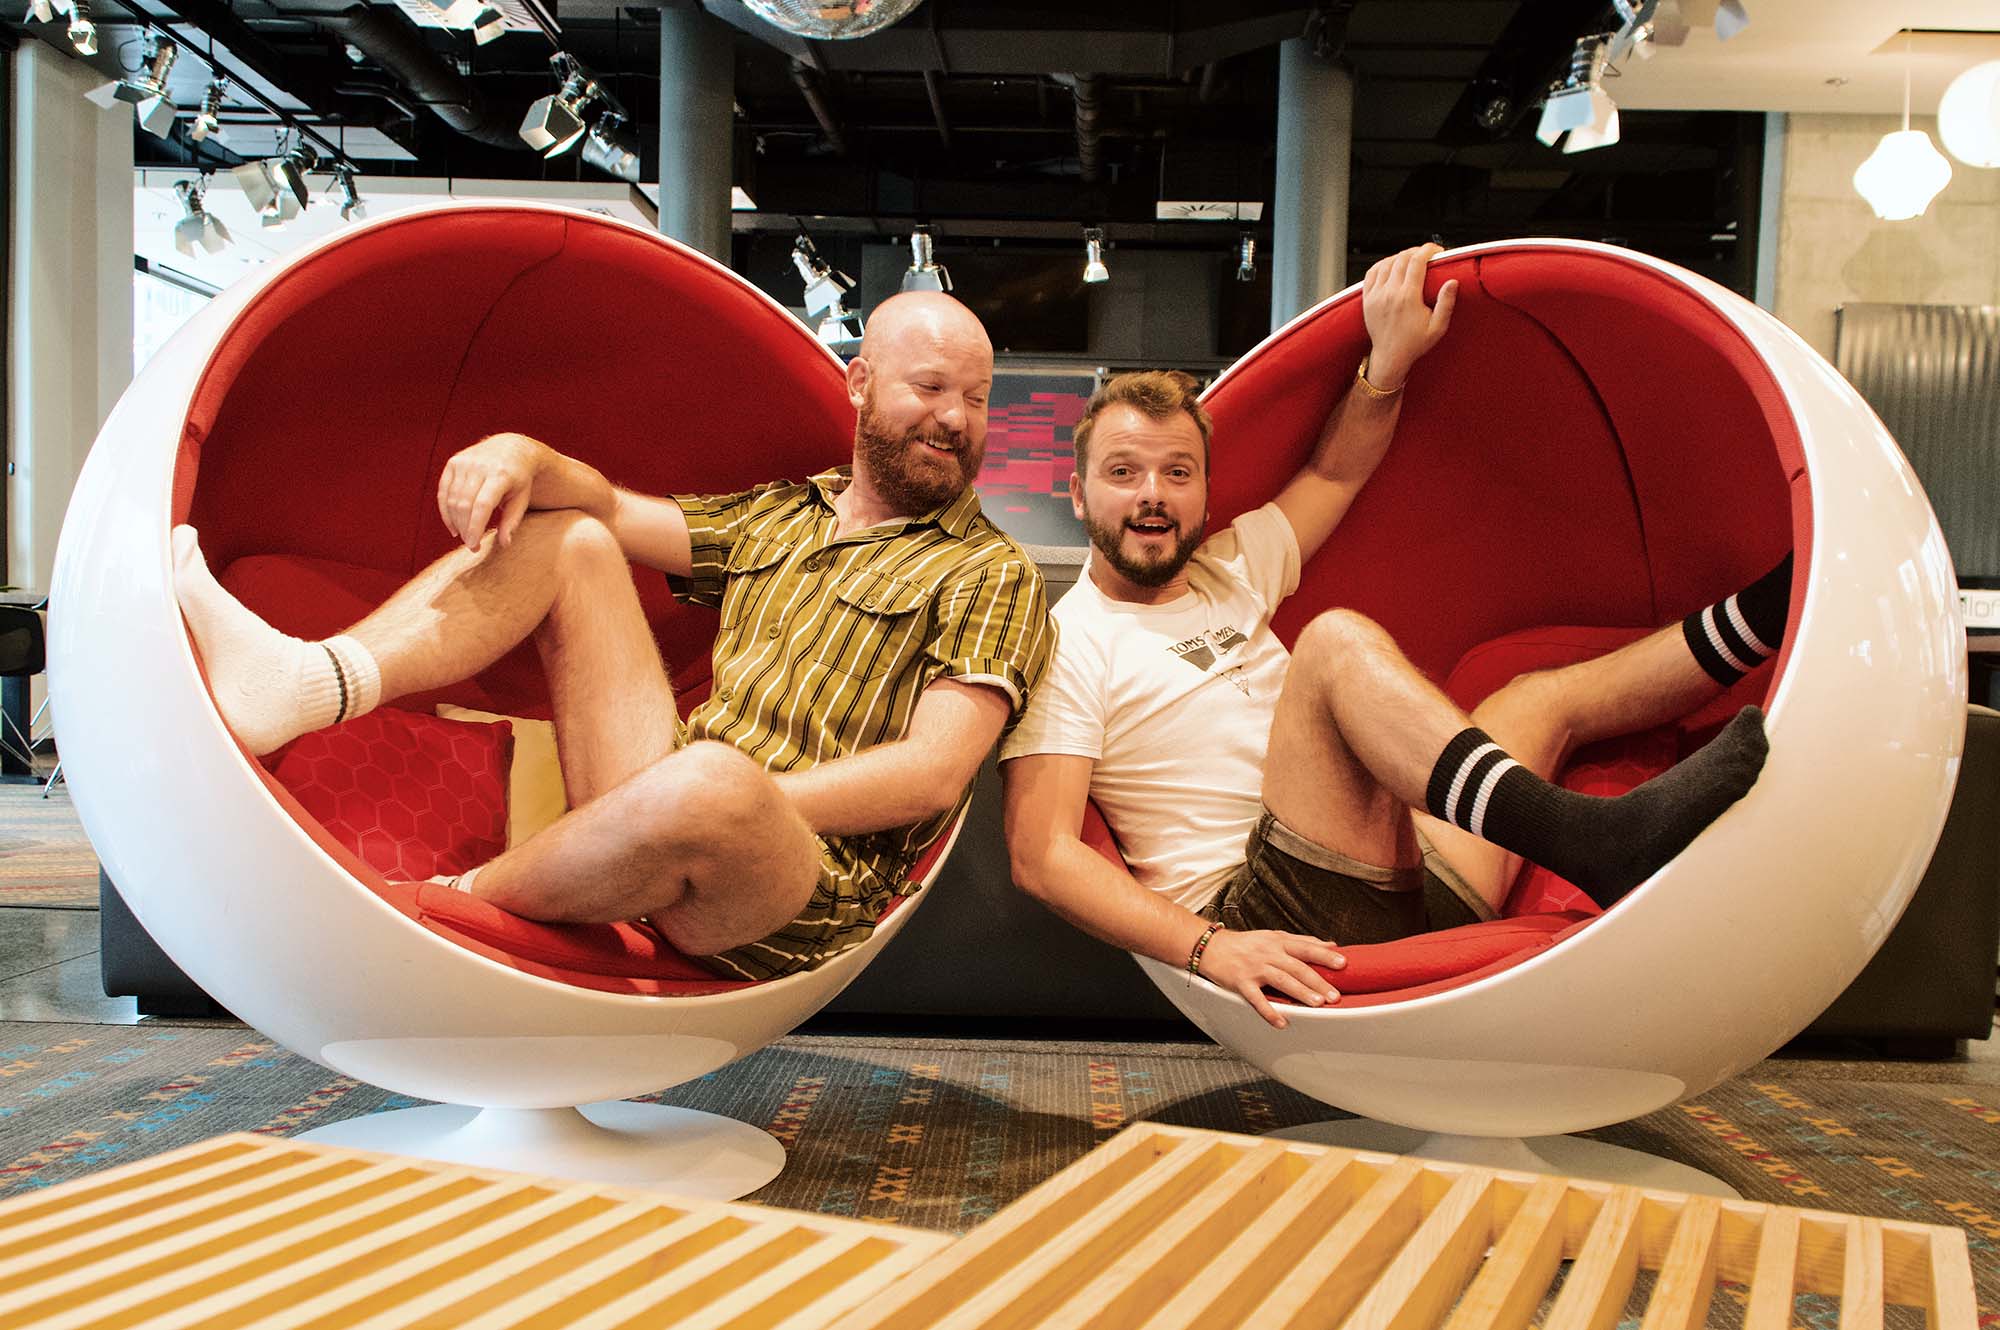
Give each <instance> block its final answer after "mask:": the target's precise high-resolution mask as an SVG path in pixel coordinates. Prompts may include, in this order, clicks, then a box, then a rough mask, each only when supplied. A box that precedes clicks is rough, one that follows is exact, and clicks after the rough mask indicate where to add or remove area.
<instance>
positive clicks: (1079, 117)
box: [1070, 74, 1101, 185]
mask: <svg viewBox="0 0 2000 1330" xmlns="http://www.w3.org/2000/svg"><path fill="white" fill-rule="evenodd" d="M1099 82H1100V80H1099V78H1098V76H1097V75H1095V74H1074V75H1071V77H1070V91H1071V92H1072V93H1073V94H1075V96H1076V160H1077V166H1078V174H1079V175H1081V176H1082V177H1083V183H1084V184H1086V185H1094V184H1096V183H1097V180H1098V176H1099V175H1100V173H1101V172H1100V168H1099V166H1098V160H1097V157H1098V153H1097V149H1098V131H1097V117H1098V91H1099Z"/></svg>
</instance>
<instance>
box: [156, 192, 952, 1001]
mask: <svg viewBox="0 0 2000 1330" xmlns="http://www.w3.org/2000/svg"><path fill="white" fill-rule="evenodd" d="M308 369H309V373H310V377H309V378H308V377H305V374H306V373H307V372H308ZM853 422H854V414H853V410H852V408H851V407H850V406H849V405H848V402H847V397H846V391H845V386H844V383H843V381H842V376H841V372H840V370H839V367H838V366H837V365H836V364H835V362H834V361H833V360H832V359H831V358H829V357H828V356H827V355H826V354H825V353H824V352H823V351H822V350H820V348H819V347H818V346H817V345H816V344H815V343H814V342H813V340H812V339H811V337H810V336H808V335H806V334H805V333H804V332H803V330H802V329H801V328H800V327H799V325H798V324H797V322H796V321H795V320H793V319H792V318H791V317H790V316H789V315H787V314H786V313H785V312H784V311H783V310H781V309H779V308H778V307H777V306H775V305H774V304H772V303H771V302H770V301H768V300H765V299H764V298H763V297H762V296H760V295H758V294H756V293H755V292H754V291H753V290H751V289H750V288H749V287H747V286H746V285H745V284H744V283H742V282H740V281H738V280H737V279H735V278H734V277H732V276H730V275H728V274H727V273H725V272H723V271H722V270H721V269H719V268H717V267H715V266H714V265H711V264H709V263H707V262H706V261H704V260H702V259H699V258H697V257H694V256H692V255H691V254H689V253H687V252H685V251H680V250H675V249H670V248H668V247H667V246H665V245H663V244H662V243H660V242H659V241H658V240H656V239H654V238H651V237H648V236H646V235H643V234H640V233H636V232H634V231H632V230H630V229H629V228H626V227H622V226H619V225H617V224H615V223H611V222H607V221H599V220H595V219H592V218H588V217H585V216H581V215H558V214H552V213H546V212H524V211H517V210H511V209H503V208H466V209H458V210H454V211H452V212H450V213H444V214H431V215H418V216H412V217H409V218H405V219H403V220H401V221H398V222H395V223H391V224H388V225H384V226H381V227H376V228H371V229H369V230H366V231H363V232H360V233H359V234H357V235H356V236H354V237H352V238H350V239H348V240H346V241H343V242H342V243H339V244H336V245H333V246H330V247H328V248H327V249H325V250H322V251H320V252H319V253H317V254H315V255H313V256H312V257H311V258H308V259H307V260H305V261H304V262H302V263H300V264H299V265H298V266H296V267H294V268H293V269H292V270H290V271H289V272H287V273H285V274H284V275H283V276H282V277H281V278H279V279H278V280H276V281H274V282H273V283H271V284H270V286H269V287H267V288H266V289H265V290H264V291H263V292H262V293H261V294H260V295H259V296H258V297H257V298H256V299H255V300H254V301H253V302H252V304H251V305H250V306H249V307H248V308H247V309H246V310H245V311H244V313H243V314H242V316H241V317H240V318H239V319H238V320H237V323H236V325H235V326H234V327H233V328H232V329H231V330H230V332H229V333H228V334H227V335H226V337H225V338H224V340H223V342H222V344H221V346H220V347H219V349H218V351H217V353H216V354H215V355H214V357H212V359H211V361H210V363H209V365H208V368H207V370H206V372H205V373H204V375H203V377H202V379H201V381H200V383H199V384H198V385H197V386H196V390H195V394H194V398H193V402H192V406H191V408H190V410H189V413H188V419H187V423H186V427H185V430H184V432H183V437H182V444H181V449H180V456H179V465H178V468H177V471H176V476H175V485H174V499H173V505H174V507H173V512H174V520H175V521H177V522H179V521H188V522H192V523H193V524H194V525H195V526H196V527H197V528H198V529H199V530H200V532H201V538H202V546H203V549H204V551H205V553H206V554H207V557H208V560H209V564H210V566H211V567H213V568H214V569H216V570H217V574H218V576H219V577H220V578H221V580H222V581H223V583H224V585H226V586H228V587H229V588H230V589H231V590H232V591H233V592H235V593H236V594H237V595H238V596H240V597H241V598H242V599H243V600H244V601H245V603H247V604H248V605H249V606H250V607H251V608H252V609H254V610H256V611H257V612H258V613H259V614H261V615H263V616H265V618H267V619H268V620H269V621H270V622H271V623H272V624H274V625H275V626H277V627H278V628H279V629H281V630H283V631H285V632H289V633H293V634H295V635H300V636H306V637H319V636H324V635H326V634H329V633H333V632H338V631H340V630H341V629H342V628H345V627H346V626H348V625H350V624H352V623H353V622H354V621H355V620H356V619H358V618H360V617H361V616H362V615H363V614H365V613H367V612H368V611H369V610H370V609H372V608H374V606H375V605H377V604H379V603H380V602H381V601H382V600H383V599H384V598H385V597H386V596H387V595H388V594H389V593H390V592H391V591H392V590H394V589H395V588H396V587H397V586H399V585H401V584H402V583H403V582H404V581H405V580H406V579H408V578H409V576H410V575H411V574H412V573H414V572H415V571H416V570H417V569H419V568H421V567H422V566H423V565H424V564H426V563H428V562H429V561H430V560H432V559H434V558H435V557H437V556H438V555H439V554H441V553H443V552H444V551H445V550H446V549H447V548H448V546H449V544H450V538H449V536H448V535H447V533H446V532H445V530H444V527H443V524H442V523H441V522H440V521H439V519H438V516H437V509H436V499H435V495H436V490H437V481H438V476H439V474H440V473H441V471H442V470H443V467H444V464H445V461H446V460H447V459H448V458H449V457H450V456H451V455H452V454H453V453H455V452H457V451H458V450H459V449H461V448H463V447H465V446H466V445H467V444H470V443H472V442H474V441H476V440H478V439H479V438H481V437H483V436H485V435H487V434H490V433H493V432H496V431H499V430H517V431H520V432H523V433H527V434H532V435H534V436H536V437H538V438H541V439H544V440H546V441H548V442H549V443H551V444H553V445H554V446H556V447H558V448H560V449H562V450H563V451H565V452H568V453H570V454H572V455H574V456H578V457H581V458H583V459H584V460H586V461H588V462H590V463H591V464H592V465H594V466H596V467H597V468H598V469H600V470H601V471H603V472H604V473H605V474H606V475H607V476H608V477H610V478H611V479H612V480H613V481H615V482H617V483H619V484H622V485H626V486H630V487H632V488H634V489H638V490H643V491H646V492H649V493H656V494H663V493H676V492H690V491H698V492H717V491H726V490H734V489H740V488H744V487H747V486H749V485H752V484H756V483H759V482H762V481H766V480H770V479H773V478H776V477H780V476H784V477H790V478H793V479H802V478H803V477H805V476H806V475H808V474H811V473H813V472H816V471H820V470H823V469H825V468H827V467H829V466H833V465H837V464H838V463H840V462H843V461H845V460H846V458H847V455H848V453H849V449H850V444H849V440H850V439H851V437H852V432H853ZM635 571H636V575H637V579H638V584H639V589H640V595H641V599H642V600H643V602H644V604H645V607H646V611H647V615H648V617H649V619H650V620H651V622H652V624H653V628H654V632H655V634H656V636H657V637H658V639H659V641H660V646H661V651H662V653H663V655H664V656H665V659H666V661H667V663H668V666H669V668H670V669H671V670H672V672H673V675H674V679H675V684H676V689H677V691H678V692H679V694H680V701H681V703H682V705H683V706H684V707H685V706H687V705H690V704H691V703H693V702H696V701H699V700H700V699H701V697H703V696H704V695H705V694H706V692H707V685H708V651H709V646H710V643H711V640H712V638H713V636H714V631H715V616H714V614H713V612H711V611H708V610H703V609H699V608H695V607H690V606H686V605H681V604H677V603H675V602H674V600H673V599H672V597H671V596H669V594H668V592H667V588H666V583H665V580H664V579H663V578H661V577H660V576H659V575H657V574H655V573H651V572H649V571H646V570H643V569H641V570H635ZM439 701H451V702H456V703H459V704H461V705H464V706H470V707H477V708H480V709H482V710H487V711H496V712H501V713H504V714H509V715H525V716H544V717H545V716H547V715H548V698H547V690H546V687H545V685H544V683H543V680H542V674H541V666H540V662H539V661H538V660H537V658H536V656H535V653H534V651H533V649H532V647H524V648H522V649H520V650H517V651H515V652H513V653H512V654H511V655H509V656H508V657H506V658H505V659H504V660H502V661H500V662H499V663H497V664H496V665H494V666H493V667H492V668H491V669H489V670H486V671H484V672H483V673H481V674H480V675H478V676H477V677H476V678H474V679H470V680H467V681H466V682H465V683H464V684H462V685H459V686H457V687H454V688H450V689H445V690H441V691H439V692H437V693H435V694H427V695H424V696H421V697H411V698H406V699H401V700H399V701H398V703H397V705H399V706H404V707H408V708H410V709H413V710H429V709H430V707H431V705H432V704H433V703H435V702H439ZM260 769H261V768H260ZM265 780H266V783H267V784H268V785H270V787H271V789H272V792H273V793H274V794H275V795H276V796H277V798H278V800H279V802H280V803H282V804H283V805H284V806H285V807H286V808H287V810H288V811H289V812H290V813H291V814H292V816H294V817H295V818H298V819H299V821H300V823H301V825H303V826H304V827H305V828H306V829H307V830H308V831H309V832H311V833H312V834H313V836H314V838H315V839H316V840H317V841H318V842H319V843H320V844H321V845H322V846H323V847H324V848H325V849H327V851H328V852H329V853H331V854H333V855H334V856H335V858H336V859H337V860H339V861H340V862H341V864H342V865H343V866H344V867H345V868H346V869H347V871H349V872H350V873H352V874H353V875H354V876H355V877H356V878H357V879H358V880H360V881H361V882H363V883H364V884H366V885H367V886H369V887H371V888H372V889H374V890H375V891H377V892H378V893H380V894H381V895H383V896H384V897H385V898H386V899H388V900H389V901H391V902H392V903H393V904H394V905H395V906H396V907H397V908H398V909H399V910H401V911H403V912H404V913H405V914H407V915H409V916H410V917H411V918H413V919H416V920H418V921H419V922H420V923H422V924H423V925H424V926H425V927H427V928H430V929H431V930H433V931H434V932H437V933H439V934H441V935H443V936H446V937H449V938H452V939H453V940H455V941H457V942H459V943H461V944H463V945H465V946H467V947H469V948H471V949H472V950H474V951H478V952H480V953H481V954H483V955H486V956H489V957H491V958H492V959H494V960H497V961H500V962H502V963H504V964H507V965H511V966H513V967H515V968H517V969H521V970H525V971H528V972H531V973H536V974H540V975H543V976H545V977H548V978H552V979H558V980H562V981H565V982H568V983H572V984H578V985H581V986H584V987H588V988H595V989H600V990H604V991H609V992H621V993H669V992H671V993H682V994H689V993H702V992H716V991H721V990H724V989H729V988H736V987H741V986H742V985H740V984H736V983H731V982H727V981H722V980H718V979H716V978H715V977H714V976H712V975H710V974H708V973H707V972H706V971H704V970H702V969H701V968H700V967H699V966H696V965H694V964H693V963H692V962H691V961H688V960H687V959H686V958H684V957H682V956H679V955H678V954H677V953H675V952H674V951H673V949H672V948H671V947H670V946H669V945H668V944H667V943H666V942H665V941H664V940H663V939H661V938H660V937H659V936H658V934H656V933H655V932H653V930H652V929H650V928H649V927H647V926H645V925H615V926H602V927H572V926H561V927H557V926H550V925H542V924H533V923H529V922H528V921H525V920H520V919H516V918H514V917H513V916H511V915H507V914H505V913H504V912H502V911H499V910H496V909H493V908H491V907H489V906H485V905H483V904H482V903H480V902H479V901H476V900H474V899H472V898H471V897H468V896H466V895H465V894H464V893H461V892H454V891H448V890H443V889H440V888H436V887H431V886H417V885H409V884H398V885H392V884H390V883H389V882H388V881H386V880H385V879H384V878H383V877H382V876H381V874H379V873H377V872H376V871H375V870H374V869H372V868H370V867H369V866H368V865H367V864H365V863H363V862H361V861H360V860H359V859H357V858H356V857H355V856H354V855H352V854H350V853H348V852H347V851H346V850H345V849H344V848H343V847H341V845H340V844H339V843H338V842H336V841H334V840H333V839H332V838H331V837H329V836H328V835H327V834H326V832H325V829H324V828H323V827H321V826H319V825H318V824H317V823H316V822H315V821H314V820H313V819H312V818H311V817H310V816H308V815H307V814H306V813H305V812H304V810H303V809H302V808H300V807H299V805H298V803H297V801H296V800H294V799H293V798H292V797H291V796H290V795H289V794H288V793H287V792H286V791H285V790H284V788H283V787H282V786H280V785H278V784H277V783H276V782H275V781H273V780H271V778H270V776H269V775H268V773H267V774H266V776H265ZM921 868H922V866H920V867H919V871H921Z"/></svg>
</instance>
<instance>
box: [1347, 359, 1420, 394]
mask: <svg viewBox="0 0 2000 1330" xmlns="http://www.w3.org/2000/svg"><path fill="white" fill-rule="evenodd" d="M1354 386H1355V387H1357V388H1359V389H1360V390H1361V391H1362V392H1363V393H1364V394H1366V395H1367V396H1369V397H1372V398H1374V399H1375V400H1376V401H1378V402H1386V401H1388V400H1389V399H1390V398H1392V397H1401V396H1402V395H1403V389H1405V388H1407V387H1409V386H1410V385H1409V384H1407V383H1400V384H1397V385H1396V386H1395V387H1394V388H1377V387H1376V386H1375V385H1374V384H1372V383H1370V382H1368V357H1367V356H1363V357H1361V363H1360V364H1359V365H1357V366H1355V367H1354Z"/></svg>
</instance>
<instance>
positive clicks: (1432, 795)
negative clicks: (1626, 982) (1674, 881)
mask: <svg viewBox="0 0 2000 1330" xmlns="http://www.w3.org/2000/svg"><path fill="white" fill-rule="evenodd" d="M1766 748H1767V745H1766V742H1765V739H1764V713H1763V712H1762V711H1760V710H1759V709H1757V708H1756V707H1745V708H1743V710H1741V711H1739V712H1737V713H1736V718H1735V719H1734V720H1732V721H1730V722H1729V724H1728V725H1726V726H1724V727H1723V730H1722V733H1720V734H1718V735H1716V736H1715V738H1713V739H1711V740H1710V741H1709V742H1708V743H1707V744H1706V745H1705V746H1704V747H1703V748H1702V749H1701V751H1700V752H1698V753H1695V754H1693V755H1692V756H1690V757H1688V758H1686V759H1684V760H1683V761H1681V762H1679V763H1677V764H1676V765H1674V766H1672V767H1670V768H1668V769H1667V770H1666V771H1663V772H1661V773H1660V774H1659V775H1657V776H1655V777H1653V779H1651V780H1649V781H1647V782H1646V783H1645V784H1643V785H1641V786H1639V787H1638V788H1637V789H1634V790H1631V791H1629V792H1627V793H1625V794H1621V795H1618V796H1617V797H1616V798H1609V799H1607V798H1600V797H1597V796H1594V795H1588V794H1578V793H1576V792H1575V791H1574V790H1565V789H1563V788H1562V787H1561V786H1559V785H1552V784H1550V783H1549V782H1548V781H1545V780H1543V779H1542V778H1541V777H1540V776H1537V775H1536V774H1535V773H1534V772H1532V771H1530V770H1528V768H1526V767H1524V766H1522V765H1521V764H1520V763H1519V762H1516V761H1515V760H1514V759H1513V758H1511V757H1509V756H1507V754H1506V752H1505V750H1503V749H1502V748H1501V747H1500V745H1498V744H1496V743H1494V742H1493V740H1492V739H1491V738H1489V737H1488V736H1487V734H1486V732H1485V731H1484V730H1480V729H1467V730H1461V731H1460V732H1459V733H1458V734H1457V735H1456V736H1455V737H1454V738H1453V739H1452V741H1451V742H1450V743H1448V744H1446V745H1445V747H1444V752H1443V753H1442V754H1441V755H1440V756H1439V757H1438V760H1437V765H1436V766H1435V767H1433V768H1432V769H1431V779H1430V785H1429V787H1428V788H1427V790H1426V791H1425V797H1424V802H1425V804H1426V805H1427V806H1428V807H1429V808H1430V811H1431V814H1432V816H1434V817H1438V818H1442V819H1443V820H1444V821H1446V822H1450V823H1452V824H1453V825H1454V826H1458V827H1463V828H1464V829H1465V830H1467V831H1469V832H1471V833H1472V834H1473V835H1475V836H1478V837H1480V838H1481V839H1484V840H1489V841H1492V842H1493V843H1494V844H1495V845H1498V846H1500V847H1501V848H1503V849H1508V850H1512V851H1513V852H1514V853H1516V854H1518V855H1520V856H1521V857H1522V858H1524V859H1526V860H1528V861H1529V862H1530V863H1537V864H1540V865H1541V866H1542V867H1544V868H1547V869H1549V870H1551V871H1552V872H1555V873H1559V874H1561V875H1562V876H1563V877H1565V878H1567V879H1569V880H1570V881H1571V882H1574V883H1575V884H1576V885H1577V886H1579V887H1581V888H1582V889H1583V890H1584V892H1585V893H1586V894H1587V895H1588V896H1589V897H1590V898H1591V899H1592V900H1594V901H1596V902H1597V903H1598V904H1599V905H1605V906H1608V905H1610V904H1611V903H1612V902H1613V901H1615V900H1617V899H1618V898H1619V897H1621V896H1623V895H1624V894H1625V893H1626V892H1628V891H1630V890H1631V889H1632V888H1633V887H1636V886H1638V885H1639V884H1640V883H1641V882H1643V881H1645V880H1646V879H1647V878H1649V877H1651V876H1652V875H1653V873H1654V872H1655V871H1657V870H1658V869H1659V868H1660V866H1661V865H1663V864H1665V863H1666V862H1667V861H1668V860H1669V859H1671V858H1673V857H1674V856H1675V855H1677V854H1679V853H1680V852H1681V850H1682V849H1683V848H1684V847H1685V846H1686V845H1687V843H1688V842H1689V841H1691V840H1693V839H1694V838H1695V837H1696V836H1697V835H1699V834H1700V833H1701V831H1702V829H1703V828H1704V827H1706V826H1707V825H1708V824H1709V823H1711V822H1713V821H1715V819H1716V818H1717V817H1719V816H1721V814H1722V810H1723V809H1725V808H1727V807H1729V805H1731V804H1733V803H1735V802H1736V801H1737V800H1738V799H1740V798H1742V797H1743V795H1744V793H1745V792H1746V791H1748V790H1749V788H1750V787H1751V785H1753V784H1754V783H1755V782H1756V780H1757V773H1758V772H1759V771H1760V770H1762V769H1763V766H1764V755H1765V751H1766Z"/></svg>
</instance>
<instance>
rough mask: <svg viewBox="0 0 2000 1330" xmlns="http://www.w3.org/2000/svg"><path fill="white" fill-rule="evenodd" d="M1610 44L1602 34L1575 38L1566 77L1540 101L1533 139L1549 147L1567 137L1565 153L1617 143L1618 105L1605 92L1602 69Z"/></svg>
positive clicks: (1551, 87) (1550, 87)
mask: <svg viewBox="0 0 2000 1330" xmlns="http://www.w3.org/2000/svg"><path fill="white" fill-rule="evenodd" d="M1610 50H1611V41H1610V39H1609V38H1608V37H1607V36H1606V35H1605V34H1603V33H1591V34H1589V35H1587V36H1583V37H1579V38H1577V39H1576V47H1575V49H1574V50H1572V51H1571V52H1570V60H1569V76H1568V77H1567V78H1565V79H1563V80H1562V81H1561V82H1560V83H1552V84H1550V85H1549V91H1548V94H1547V96H1546V97H1545V98H1544V99H1543V102H1542V119H1541V123H1540V124H1539V125H1538V126H1537V127H1536V129H1535V137H1536V138H1537V139H1539V140H1541V141H1542V142H1543V143H1545V144H1547V145H1549V146H1550V147H1554V146H1555V142H1556V140H1557V139H1559V138H1562V136H1563V135H1565V134H1567V135H1569V141H1568V142H1566V143H1565V144H1563V151H1564V152H1583V151H1586V150H1588V149H1590V148H1604V147H1609V146H1610V145H1611V144H1613V143H1616V142H1617V141H1618V105H1617V103H1616V102H1613V101H1612V100H1611V95H1610V94H1609V93H1607V92H1605V91H1604V87H1603V82H1604V70H1605V67H1606V65H1607V64H1609V59H1610Z"/></svg>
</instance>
